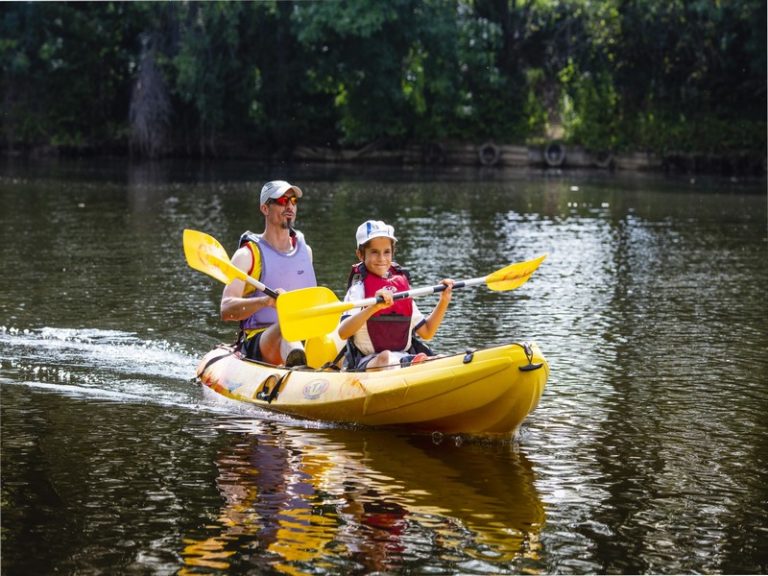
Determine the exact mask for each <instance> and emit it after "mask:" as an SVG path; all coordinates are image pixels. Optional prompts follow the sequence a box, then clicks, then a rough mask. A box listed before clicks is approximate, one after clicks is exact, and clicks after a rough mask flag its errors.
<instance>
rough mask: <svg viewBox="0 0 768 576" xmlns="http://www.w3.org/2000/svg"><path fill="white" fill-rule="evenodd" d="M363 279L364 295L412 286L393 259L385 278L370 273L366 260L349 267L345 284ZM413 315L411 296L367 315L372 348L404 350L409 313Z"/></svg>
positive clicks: (379, 350) (370, 295) (409, 323)
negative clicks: (371, 314) (349, 271)
mask: <svg viewBox="0 0 768 576" xmlns="http://www.w3.org/2000/svg"><path fill="white" fill-rule="evenodd" d="M355 281H362V283H363V288H364V289H365V297H366V298H371V297H374V296H376V292H377V291H379V290H381V289H382V288H387V289H388V290H391V291H392V292H393V293H395V292H405V291H406V290H409V289H410V287H411V283H410V282H409V277H408V272H406V271H405V270H404V269H403V268H401V267H400V266H398V265H397V264H395V263H392V266H391V267H390V268H389V272H388V273H387V277H386V278H382V277H380V276H377V275H376V274H369V273H368V269H367V268H366V267H365V264H364V263H362V262H359V263H358V264H355V265H354V266H353V267H352V272H351V273H350V275H349V281H348V285H349V286H351V285H352V282H355ZM412 315H413V300H412V299H411V298H404V299H402V300H396V301H395V302H394V304H392V306H390V307H389V308H386V309H384V310H380V311H378V312H376V314H374V315H373V316H371V317H370V318H369V319H368V322H367V323H366V325H367V327H368V335H369V336H370V338H371V343H372V344H373V348H374V350H376V352H382V351H384V350H393V351H404V350H406V349H407V347H408V337H409V336H410V330H411V316H412Z"/></svg>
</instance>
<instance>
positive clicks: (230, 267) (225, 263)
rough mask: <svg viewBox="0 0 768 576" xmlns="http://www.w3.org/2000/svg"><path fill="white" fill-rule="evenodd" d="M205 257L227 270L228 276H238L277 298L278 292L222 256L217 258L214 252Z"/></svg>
mask: <svg viewBox="0 0 768 576" xmlns="http://www.w3.org/2000/svg"><path fill="white" fill-rule="evenodd" d="M206 258H207V259H208V260H212V261H214V262H215V263H216V264H217V266H218V267H219V268H220V269H222V270H225V272H228V274H229V275H230V276H234V277H236V278H239V279H240V280H242V281H243V282H246V283H247V284H250V285H251V286H253V287H254V288H256V289H257V290H261V291H262V292H264V294H266V295H267V296H270V297H272V298H277V297H278V296H279V294H278V293H277V292H275V291H274V290H272V288H270V287H269V286H266V285H264V284H262V283H261V282H259V281H258V280H256V278H254V277H253V276H249V275H248V274H246V273H245V272H243V271H242V270H240V268H238V267H237V266H235V265H234V264H232V262H230V261H229V260H224V259H223V258H219V257H218V256H217V255H216V254H208V255H206Z"/></svg>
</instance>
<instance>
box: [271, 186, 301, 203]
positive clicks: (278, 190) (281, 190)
mask: <svg viewBox="0 0 768 576" xmlns="http://www.w3.org/2000/svg"><path fill="white" fill-rule="evenodd" d="M288 190H293V192H294V193H295V194H296V198H301V195H302V192H301V188H299V187H298V186H294V185H293V184H289V183H288V182H286V181H285V180H272V181H271V182H267V183H266V184H264V186H263V187H262V188H261V203H262V204H266V203H267V200H273V199H275V198H280V196H282V195H283V194H285V193H286V192H288Z"/></svg>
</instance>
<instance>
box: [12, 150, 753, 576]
mask: <svg viewBox="0 0 768 576" xmlns="http://www.w3.org/2000/svg"><path fill="white" fill-rule="evenodd" d="M276 176H286V177H288V178H290V179H292V180H295V181H296V183H298V184H299V185H300V186H302V188H303V189H304V191H305V197H304V198H303V199H302V203H301V206H300V209H299V210H300V214H299V220H298V222H297V227H298V228H300V229H301V230H302V231H303V232H304V233H305V235H306V236H307V238H308V240H309V242H310V244H311V245H312V246H313V248H314V251H315V260H316V267H317V273H318V277H319V281H320V283H321V284H324V285H327V286H329V287H331V288H332V289H334V290H335V291H336V293H337V294H338V295H340V296H341V295H343V291H344V282H345V279H346V275H347V272H348V268H349V266H350V265H351V264H352V263H353V258H354V254H353V251H354V231H355V228H356V227H357V225H358V224H359V223H360V222H362V221H363V220H365V219H368V218H377V219H383V220H386V221H387V222H389V223H392V224H393V225H394V226H395V228H396V233H397V236H398V238H399V239H400V242H399V243H398V253H397V258H398V260H399V261H400V262H401V263H403V264H405V265H407V266H408V267H409V269H410V270H411V273H412V280H413V283H414V285H417V286H419V285H431V284H434V283H436V282H437V281H438V280H439V279H440V278H443V277H452V278H456V279H465V278H473V277H476V276H483V275H485V274H488V273H490V272H492V271H494V270H495V269H498V268H500V267H503V266H504V265H505V264H508V263H510V262H514V261H518V260H524V259H527V258H530V257H533V256H535V255H537V254H540V253H543V252H547V253H548V254H549V256H548V258H547V260H546V261H545V263H544V264H543V265H542V267H541V268H540V269H539V270H538V271H537V272H536V273H535V275H534V276H533V278H532V279H531V280H530V281H529V282H528V283H527V284H525V285H524V286H523V287H521V288H519V289H517V290H515V291H513V292H491V291H488V290H486V289H484V288H467V289H465V290H464V291H463V292H459V291H457V292H456V294H455V296H454V299H453V303H452V304H451V308H450V310H449V312H448V315H447V317H446V320H445V321H444V324H443V326H442V327H441V329H440V332H439V333H438V336H437V337H436V338H435V340H434V341H433V343H434V345H435V347H436V348H437V349H439V350H441V351H461V350H463V349H465V348H467V347H485V346H491V345H495V344H502V343H506V342H509V341H515V340H534V341H536V342H537V343H538V344H539V346H540V347H541V349H542V351H543V352H544V354H545V356H546V357H547V359H548V361H549V363H550V367H551V376H550V379H549V381H548V383H547V388H546V390H545V393H544V396H543V397H542V400H541V402H540V405H539V407H538V408H537V409H536V410H535V412H534V413H533V414H532V415H531V416H530V417H529V418H528V420H527V421H526V422H525V423H524V425H523V427H522V428H521V430H520V431H519V432H518V434H517V436H516V437H515V438H514V439H506V440H504V441H500V440H495V441H488V440H481V439H477V438H464V437H438V436H432V435H429V434H427V435H414V434H408V433H405V432H402V431H392V430H389V431H381V430H364V429H354V428H346V427H339V426H330V425H327V424H322V423H313V422H306V421H300V420H294V419H289V418H285V417H278V416H274V415H269V414H265V413H262V412H259V411H255V410H254V409H248V408H245V407H243V406H239V405H234V404H232V403H227V402H222V401H220V400H217V399H216V398H212V397H210V396H207V395H204V394H203V391H202V390H201V388H200V387H199V386H198V385H197V384H195V383H194V382H193V376H194V370H195V366H196V364H197V361H198V360H199V358H200V357H201V356H202V355H203V354H204V353H205V352H206V351H207V350H208V349H210V348H211V347H212V346H214V345H215V344H216V343H218V342H221V341H230V340H231V339H232V337H233V335H234V328H233V326H231V325H225V324H223V323H222V322H220V321H219V319H218V317H217V307H218V300H219V297H220V294H221V288H222V286H221V285H219V284H218V283H217V282H216V281H215V280H213V279H211V278H209V277H207V276H204V275H202V274H199V273H197V272H194V271H192V270H191V269H189V268H188V267H187V266H186V263H185V261H184V257H183V253H182V246H181V232H182V230H183V229H184V228H187V227H189V228H196V229H199V230H203V231H205V232H208V233H210V234H212V235H213V236H215V237H216V238H218V239H219V240H220V241H221V242H222V243H224V244H225V246H227V248H228V250H229V251H230V252H231V251H232V250H233V249H234V246H235V244H236V241H237V238H238V236H239V234H240V233H241V232H242V231H243V230H245V229H248V228H251V229H255V230H257V231H258V230H260V229H261V226H262V221H261V218H260V216H259V213H258V195H257V193H256V191H257V190H258V188H259V187H260V185H261V183H262V182H263V181H264V180H267V179H269V178H273V177H276ZM0 262H2V274H1V275H0V362H1V363H2V364H1V368H2V371H1V372H0V392H1V393H2V420H1V425H2V541H1V544H2V571H3V573H4V574H9V575H11V574H50V573H66V574H90V573H93V574H95V573H130V572H134V573H182V574H184V573H186V574H198V573H199V574H218V573H220V574H224V573H227V574H253V573H275V574H280V573H283V574H340V573H343V574H369V573H375V572H380V573H413V574H507V573H521V572H525V573H529V572H530V573H572V574H582V573H594V572H607V573H681V572H682V573H692V572H705V573H759V572H762V573H764V572H766V571H768V512H766V510H768V488H767V487H768V472H767V471H768V419H767V418H766V410H767V409H768V376H767V374H768V370H766V368H767V366H766V364H767V362H766V350H768V303H767V302H768V300H767V299H766V296H765V294H766V292H765V287H766V286H768V244H767V243H766V194H765V184H764V182H763V183H741V182H735V183H734V182H724V181H709V182H701V181H699V182H695V181H691V180H689V179H680V180H674V179H665V178H659V177H657V178H652V177H647V176H646V177H627V176H615V175H588V174H580V173H576V174H554V175H553V174H539V173H520V174H499V173H495V172H490V173H473V174H463V173H454V172H447V173H443V174H431V175H430V174H428V175H424V174H410V175H406V176H403V175H398V174H395V173H393V172H392V171H385V172H382V173H376V174H373V175H369V176H360V175H359V174H358V175H355V174H347V173H344V172H341V173H322V172H318V171H314V172H313V171H308V170H306V169H304V170H298V169H294V170H289V171H281V170H280V169H271V170H269V169H266V168H263V167H254V166H249V165H237V164H229V165H217V166H213V167H200V166H193V167H178V166H175V167H169V166H161V167H158V166H155V167H149V168H148V167H146V166H140V167H133V168H126V167H124V166H120V165H109V164H104V165H98V166H97V165H93V164H78V165H72V164H57V165H53V166H35V167H26V168H18V167H8V166H6V167H5V168H4V171H3V176H2V177H0ZM435 301H436V298H435V297H425V298H423V300H420V301H419V305H420V306H421V307H422V308H423V309H425V310H429V309H431V307H432V306H433V305H434V303H435Z"/></svg>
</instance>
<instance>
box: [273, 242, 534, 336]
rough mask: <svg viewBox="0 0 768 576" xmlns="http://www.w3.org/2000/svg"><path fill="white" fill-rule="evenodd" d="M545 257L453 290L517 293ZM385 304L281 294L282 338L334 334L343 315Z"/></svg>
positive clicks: (324, 293) (318, 292)
mask: <svg viewBox="0 0 768 576" xmlns="http://www.w3.org/2000/svg"><path fill="white" fill-rule="evenodd" d="M546 257H547V255H546V254H542V255H541V256H538V257H537V258H534V259H533V260H527V261H525V262H516V263H514V264H510V265H508V266H505V267H504V268H501V269H500V270H497V271H496V272H493V273H491V274H488V275H487V276H483V277H480V278H472V279H470V280H462V281H459V282H456V283H455V284H454V285H453V287H454V289H456V288H463V287H465V286H476V285H478V284H485V285H486V286H488V288H490V289H491V290H496V291H504V290H514V289H515V288H518V287H519V286H522V285H523V284H524V283H525V282H527V281H528V279H529V278H530V277H531V274H533V273H534V271H535V270H536V268H538V267H539V265H540V264H541V263H542V262H543V261H544V258H546ZM443 290H445V284H438V285H437V286H428V287H425V288H415V289H413V290H406V291H404V292H397V293H396V294H393V295H392V296H393V298H394V299H395V300H402V299H403V298H415V297H417V296H424V295H425V294H434V293H435V292H442V291H443ZM383 301H384V299H383V298H382V297H381V296H378V297H371V298H366V299H365V300H358V301H356V302H340V301H339V299H338V298H337V297H336V294H334V293H333V292H332V291H331V290H329V289H328V288H326V287H324V286H317V287H314V288H301V289H299V290H292V291H291V292H286V293H284V294H281V295H280V298H278V300H277V318H278V321H279V322H280V330H281V331H282V333H283V337H285V338H286V339H288V340H305V339H307V338H314V337H316V336H322V335H324V334H328V333H330V332H332V331H333V330H334V328H336V326H337V325H338V323H339V319H340V317H341V314H342V312H346V311H347V310H352V309H353V308H362V307H364V306H371V305H372V304H376V303H377V302H383Z"/></svg>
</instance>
